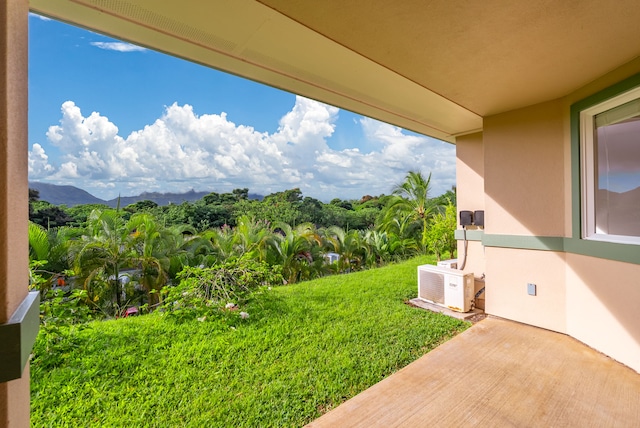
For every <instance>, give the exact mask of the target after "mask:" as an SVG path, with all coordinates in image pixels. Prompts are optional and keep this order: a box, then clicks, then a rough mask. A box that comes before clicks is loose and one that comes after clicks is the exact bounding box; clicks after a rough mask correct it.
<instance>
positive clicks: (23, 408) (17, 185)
mask: <svg viewBox="0 0 640 428" xmlns="http://www.w3.org/2000/svg"><path fill="white" fill-rule="evenodd" d="M27 28H28V2H27V0H4V1H1V2H0V159H2V162H0V323H4V322H6V321H7V320H8V319H9V317H11V315H12V314H13V312H14V311H15V310H16V308H17V307H18V305H19V304H20V303H21V302H22V300H23V299H24V298H25V297H26V295H27V287H28V272H27V267H28V242H27V219H28V215H29V213H28V203H27V198H28V184H27V53H28V46H27V41H28V30H27ZM0 426H2V427H28V426H29V368H28V367H27V368H26V369H25V371H24V373H23V376H22V378H21V379H18V380H14V381H10V382H5V383H0Z"/></svg>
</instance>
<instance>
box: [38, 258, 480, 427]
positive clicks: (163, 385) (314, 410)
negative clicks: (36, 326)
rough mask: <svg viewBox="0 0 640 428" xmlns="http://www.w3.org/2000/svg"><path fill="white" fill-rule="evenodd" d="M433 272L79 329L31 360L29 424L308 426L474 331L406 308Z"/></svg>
mask: <svg viewBox="0 0 640 428" xmlns="http://www.w3.org/2000/svg"><path fill="white" fill-rule="evenodd" d="M428 262H432V259H430V258H425V257H420V258H416V259H412V260H410V261H408V262H404V263H401V264H396V265H391V266H387V267H384V268H381V269H376V270H370V271H365V272H358V273H353V274H349V275H337V276H332V277H327V278H323V279H320V280H315V281H310V282H305V283H301V284H295V285H291V286H283V287H276V288H273V289H272V290H270V291H265V292H264V293H263V294H261V295H259V296H257V297H256V298H254V299H253V300H252V301H250V302H249V304H248V306H246V307H245V308H243V310H245V311H247V312H248V313H249V315H250V317H249V319H244V320H243V319H240V317H239V314H238V313H234V314H233V315H232V316H230V317H227V318H226V319H224V320H205V321H203V322H199V321H196V320H194V321H187V322H182V323H179V322H176V321H172V320H170V319H167V317H166V316H162V315H161V314H159V313H156V314H152V315H147V316H141V317H138V318H127V319H121V320H114V321H104V322H93V323H90V324H89V325H88V327H87V328H84V329H80V328H77V327H76V328H74V329H73V330H70V331H68V332H66V333H65V334H63V335H62V337H61V338H59V339H57V340H56V341H52V340H50V341H49V344H50V352H49V353H47V354H46V355H42V353H43V352H42V351H41V353H40V354H38V353H36V354H35V355H34V358H33V361H32V368H31V378H32V383H31V389H32V392H31V420H32V425H33V426H37V427H45V426H69V427H80V426H100V427H102V426H135V427H143V426H150V427H169V426H176V427H181V426H194V427H232V426H233V427H269V426H273V427H282V426H301V425H304V424H305V423H308V422H310V421H312V420H313V419H315V418H317V417H318V416H320V415H321V414H322V413H324V412H326V411H328V410H330V409H332V408H334V407H336V406H337V405H339V404H340V403H342V402H343V401H345V400H347V399H348V398H351V397H353V396H354V395H356V394H358V393H359V392H361V391H363V390H365V389H366V388H368V387H370V386H371V385H373V384H375V383H377V382H379V381H380V380H381V379H383V378H384V377H386V376H388V375H390V374H391V373H393V372H395V371H397V370H398V369H400V368H402V367H404V366H406V365H407V364H408V363H410V362H412V361H414V360H415V359H417V358H418V357H420V356H421V355H423V354H424V353H426V352H428V351H429V350H431V349H433V348H434V347H436V346H437V345H439V344H440V343H442V342H444V341H446V340H447V339H449V338H450V337H452V336H454V335H455V334H457V333H459V332H461V331H463V330H465V329H466V328H467V327H468V326H469V325H470V324H468V323H464V322H461V321H458V320H455V319H451V318H448V317H445V316H443V315H440V314H433V313H429V312H427V311H423V310H420V309H416V308H413V307H410V306H408V305H406V304H405V303H404V302H405V300H407V299H409V298H412V297H415V295H416V294H417V291H416V288H417V286H416V266H417V265H420V264H424V263H428ZM44 340H46V338H45V337H42V335H41V337H39V339H38V341H39V342H40V344H41V345H42V343H44V342H43V341H44ZM43 348H44V347H43V346H36V350H37V349H43Z"/></svg>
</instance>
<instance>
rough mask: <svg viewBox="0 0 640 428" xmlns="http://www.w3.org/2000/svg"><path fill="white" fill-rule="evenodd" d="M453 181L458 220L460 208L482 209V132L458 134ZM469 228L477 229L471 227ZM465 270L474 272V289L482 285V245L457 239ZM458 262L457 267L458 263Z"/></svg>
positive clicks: (481, 302)
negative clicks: (455, 189)
mask: <svg viewBox="0 0 640 428" xmlns="http://www.w3.org/2000/svg"><path fill="white" fill-rule="evenodd" d="M456 183H457V185H458V189H457V194H456V197H457V202H458V204H457V205H458V219H459V218H460V214H459V213H460V210H469V211H477V210H484V146H483V144H482V133H474V134H469V135H464V136H460V137H458V138H457V139H456ZM470 229H472V230H473V229H477V228H476V227H473V226H472V227H471V228H470ZM465 253H466V264H465V267H464V272H465V273H469V272H471V273H473V274H474V276H475V277H476V282H475V292H478V291H479V290H480V289H481V288H482V287H484V286H485V283H484V281H482V280H480V278H482V276H483V275H484V272H485V258H484V246H483V245H482V243H481V242H479V241H469V242H467V247H466V251H465V247H464V243H463V242H462V241H458V261H459V263H460V264H461V263H462V260H463V259H465V257H464V255H465ZM460 264H459V266H460ZM476 306H477V307H478V308H480V309H484V308H485V295H484V294H482V295H481V296H480V298H479V299H478V300H477V302H476Z"/></svg>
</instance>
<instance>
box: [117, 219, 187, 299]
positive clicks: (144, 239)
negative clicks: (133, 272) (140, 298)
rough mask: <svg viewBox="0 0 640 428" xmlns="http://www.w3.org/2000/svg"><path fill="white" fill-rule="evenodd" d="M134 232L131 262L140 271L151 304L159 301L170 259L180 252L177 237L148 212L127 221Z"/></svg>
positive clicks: (165, 281) (166, 278)
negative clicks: (177, 246)
mask: <svg viewBox="0 0 640 428" xmlns="http://www.w3.org/2000/svg"><path fill="white" fill-rule="evenodd" d="M128 227H129V228H131V229H132V230H135V232H133V234H132V237H133V240H132V241H131V244H132V248H133V251H134V254H132V256H133V259H132V263H133V265H134V267H136V268H138V269H139V270H140V285H142V286H143V287H144V289H145V291H146V293H147V299H148V302H149V304H150V305H153V304H154V303H157V301H159V296H160V294H159V291H160V289H161V288H162V287H163V286H164V285H165V284H166V283H167V280H168V279H169V270H170V267H171V258H172V256H174V254H176V253H178V252H179V249H178V248H176V245H175V244H176V237H177V236H176V235H174V234H172V233H170V232H169V231H168V230H167V229H165V228H163V227H161V226H160V225H159V224H158V223H157V222H156V220H155V218H154V217H153V216H152V215H150V214H148V213H137V214H134V215H133V216H132V217H131V219H130V220H129V222H128Z"/></svg>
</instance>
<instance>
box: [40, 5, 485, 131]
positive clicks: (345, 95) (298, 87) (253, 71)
mask: <svg viewBox="0 0 640 428" xmlns="http://www.w3.org/2000/svg"><path fill="white" fill-rule="evenodd" d="M30 6H31V10H33V11H34V12H36V13H39V14H42V15H45V16H49V17H52V18H55V19H59V20H61V21H65V22H68V23H71V24H75V25H78V26H81V27H85V28H88V29H91V30H94V31H97V32H100V33H104V34H106V35H109V36H113V37H115V38H119V39H122V40H125V41H128V42H131V43H135V44H138V45H141V46H145V47H148V48H151V49H155V50H158V51H161V52H165V53H168V54H170V55H174V56H177V57H180V58H184V59H186V60H189V61H193V62H196V63H199V64H203V65H206V66H209V67H212V68H216V69H219V70H222V71H226V72H229V73H232V74H235V75H238V76H242V77H245V78H248V79H251V80H255V81H258V82H261V83H265V84H267V85H271V86H274V87H277V88H280V89H284V90H286V91H290V92H294V93H296V94H300V95H303V96H305V97H309V98H312V99H316V100H319V101H322V102H325V103H329V104H333V105H336V106H338V107H341V108H345V109H347V110H351V111H354V112H357V113H360V114H363V115H366V116H370V117H373V118H376V119H379V120H382V121H385V122H389V123H393V124H395V125H398V126H401V127H403V128H406V129H410V130H413V131H416V132H419V133H423V134H426V135H430V136H433V137H436V138H439V139H442V140H445V141H450V142H453V141H454V140H455V136H456V135H457V134H464V133H470V132H474V131H478V130H480V129H481V128H482V119H481V118H480V116H478V115H477V114H475V113H472V112H470V111H468V110H467V109H465V108H463V107H461V106H459V105H457V104H456V103H454V102H452V101H450V100H447V99H446V98H444V97H442V96H440V95H438V94H436V93H435V92H433V91H431V90H429V89H427V88H425V87H423V86H421V85H419V84H417V83H415V82H413V81H411V80H409V79H407V78H406V77H404V76H402V75H400V74H398V73H396V72H394V71H393V70H391V69H389V68H387V67H384V66H382V65H380V64H377V63H376V62H374V61H372V60H371V59H368V58H366V57H364V56H362V55H360V54H358V53H356V52H354V51H353V50H350V49H348V48H346V47H344V46H342V45H340V44H338V43H335V42H334V41H333V40H331V39H329V38H327V37H325V36H323V35H321V34H319V33H317V32H315V31H312V30H310V29H309V28H308V27H306V26H304V25H302V24H300V23H298V22H296V21H294V20H292V19H290V18H288V17H287V16H285V15H283V14H281V13H279V12H277V11H275V10H274V9H272V8H270V7H267V6H265V5H264V4H261V3H258V2H255V1H251V0H234V1H231V2H229V1H191V2H189V1H180V2H177V1H176V2H174V1H157V0H31V2H30Z"/></svg>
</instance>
